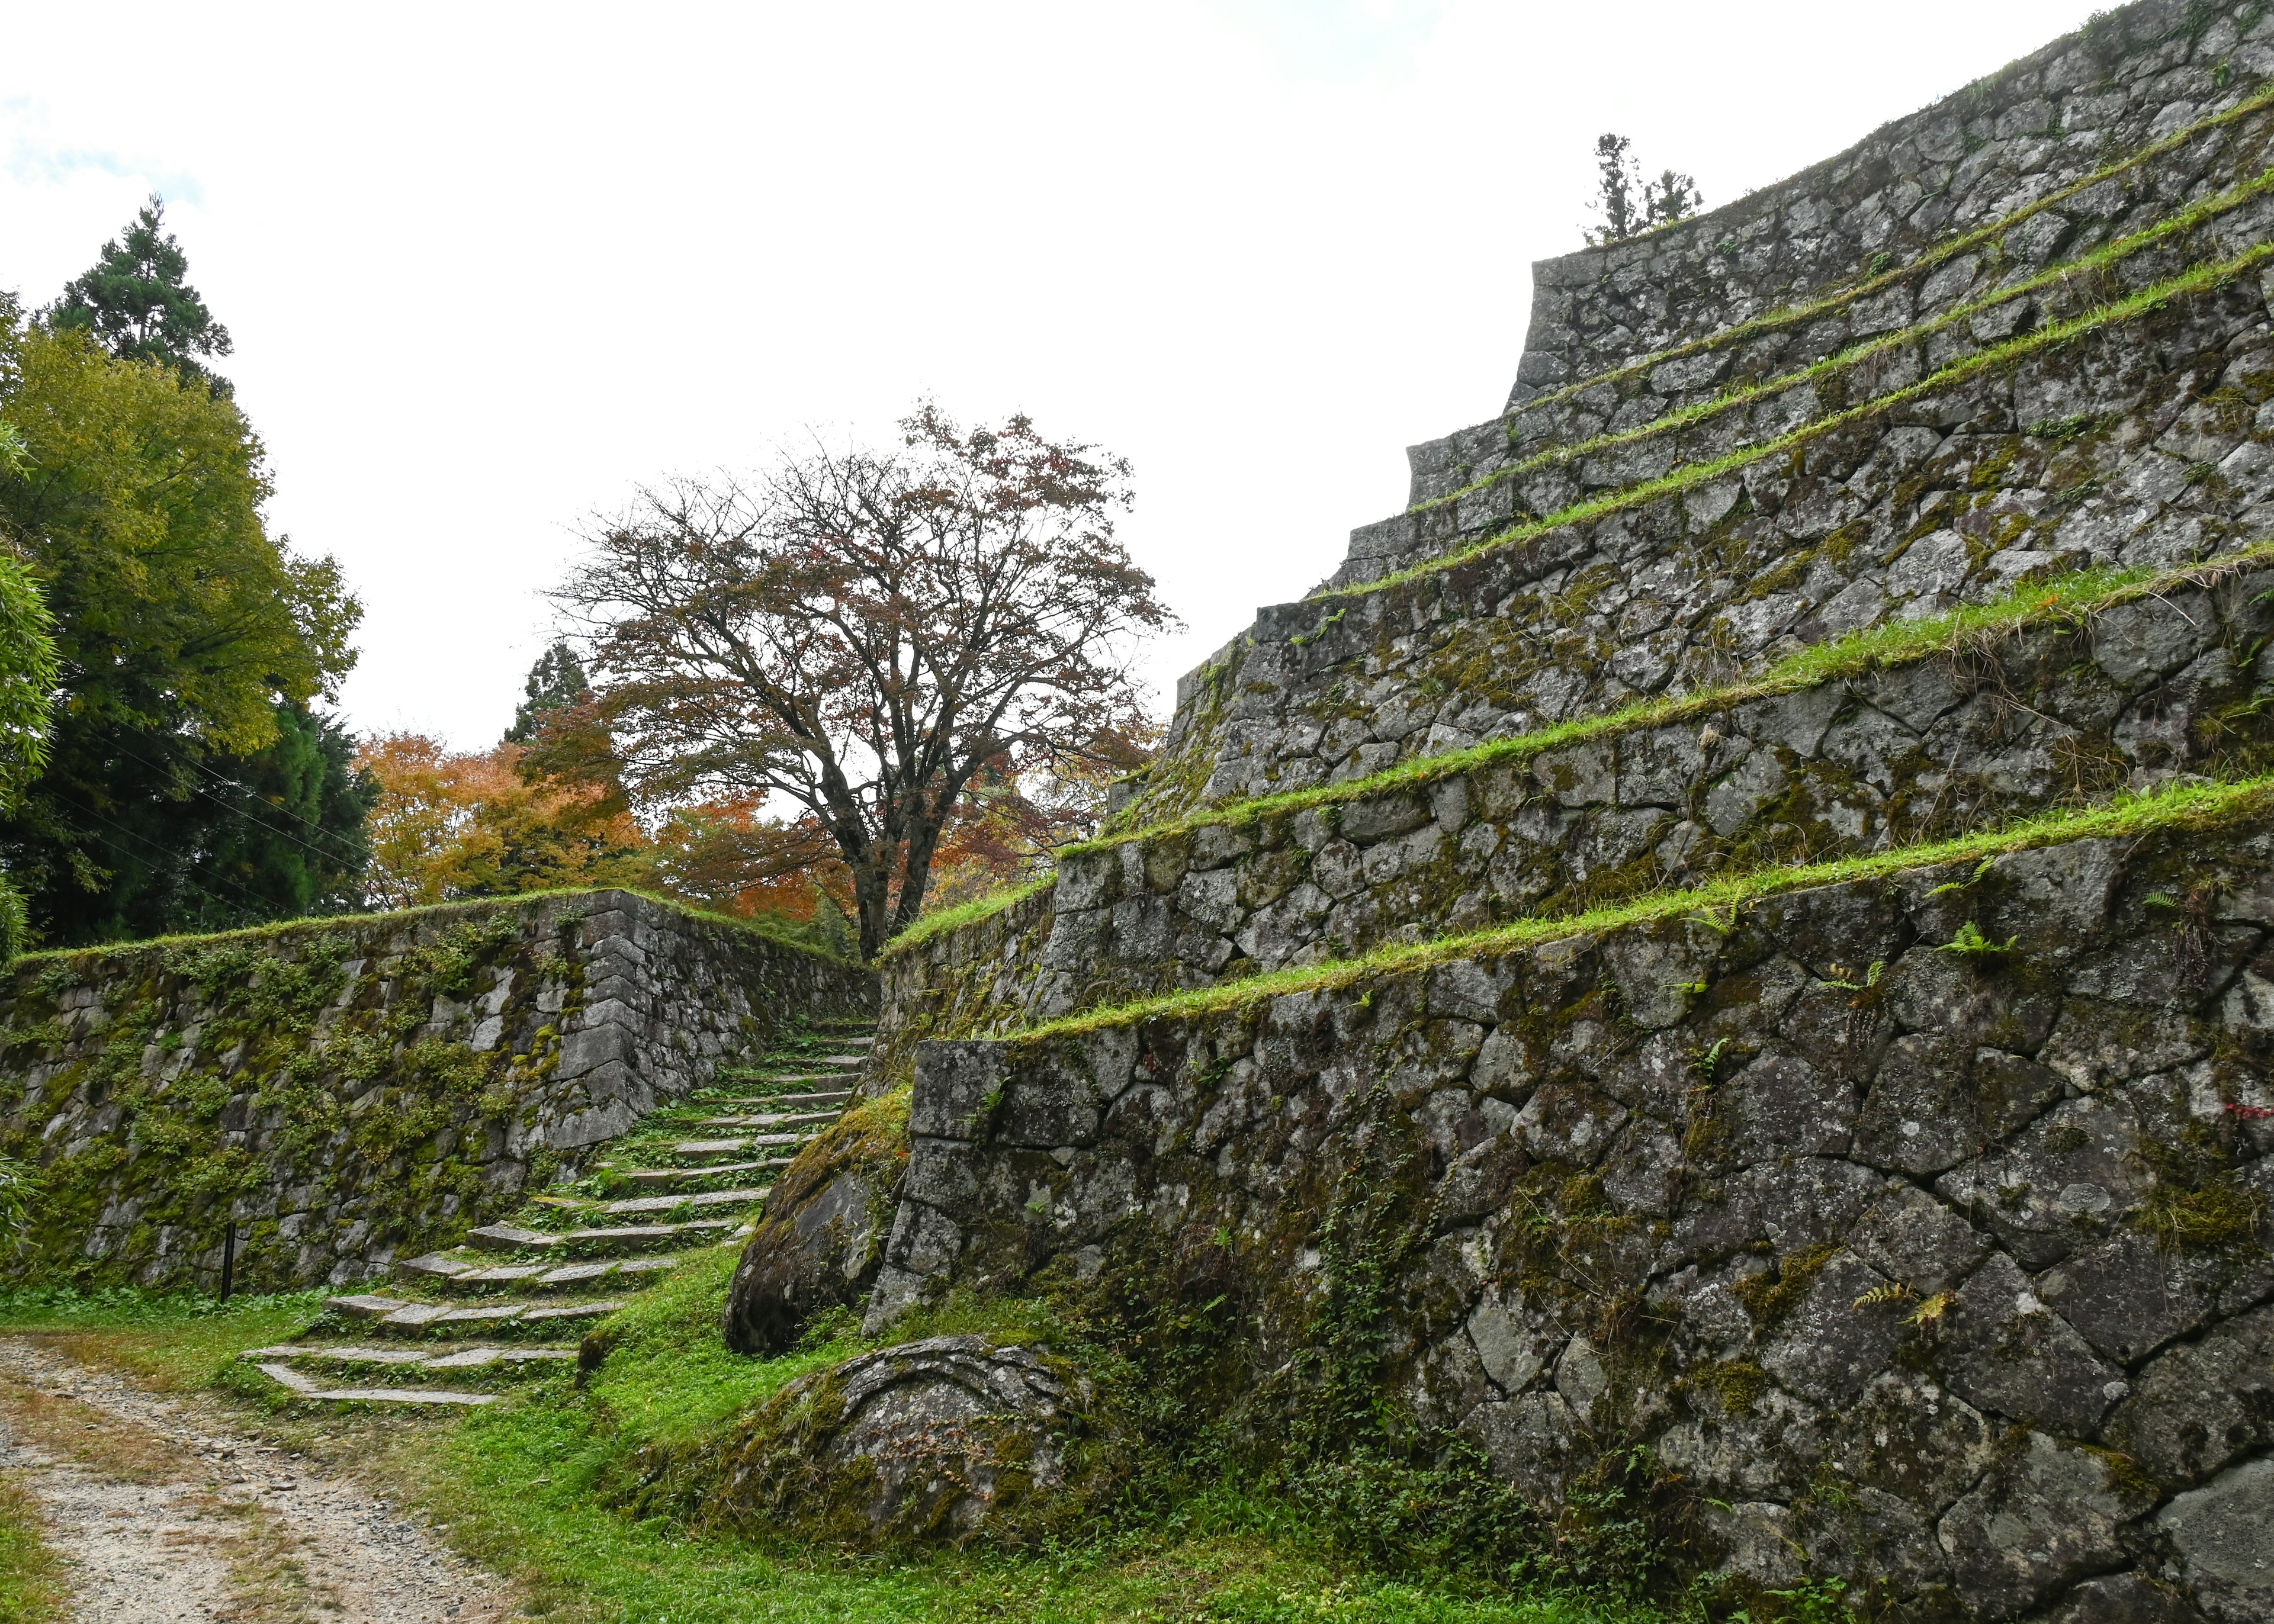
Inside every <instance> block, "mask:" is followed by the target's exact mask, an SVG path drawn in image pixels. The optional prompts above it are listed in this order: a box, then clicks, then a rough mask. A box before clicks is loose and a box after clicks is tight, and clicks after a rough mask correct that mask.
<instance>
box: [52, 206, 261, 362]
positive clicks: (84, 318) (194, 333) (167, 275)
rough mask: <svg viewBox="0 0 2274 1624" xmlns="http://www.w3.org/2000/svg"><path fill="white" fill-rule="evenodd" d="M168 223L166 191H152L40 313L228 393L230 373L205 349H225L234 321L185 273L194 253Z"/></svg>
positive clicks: (118, 353) (62, 327)
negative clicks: (213, 366)
mask: <svg viewBox="0 0 2274 1624" xmlns="http://www.w3.org/2000/svg"><path fill="white" fill-rule="evenodd" d="M165 228H166V203H165V199H162V198H158V197H153V198H152V199H150V200H149V201H148V202H147V203H146V204H144V205H143V206H142V212H141V213H140V214H137V215H136V216H135V217H134V223H133V224H132V225H130V226H128V227H127V228H126V230H125V233H124V236H123V237H118V238H116V239H114V240H112V241H110V242H108V243H105V244H103V245H102V258H101V259H97V260H96V261H95V263H94V267H93V268H91V269H89V270H87V271H85V272H83V273H81V274H80V275H79V277H78V279H77V280H76V281H74V282H71V283H70V284H69V285H67V286H66V287H65V288H64V292H63V297H61V298H59V299H57V300H56V302H55V303H54V304H53V305H49V307H48V309H47V310H46V311H45V312H43V313H42V319H43V320H45V321H46V323H47V325H48V326H49V327H52V328H54V329H55V330H56V331H57V332H69V331H74V330H76V331H81V332H86V333H89V334H92V335H94V341H95V342H97V343H99V344H101V345H102V347H103V349H105V350H108V351H109V352H110V354H111V355H112V356H114V357H117V359H119V360H121V361H154V362H157V363H158V364H159V365H163V366H169V367H171V368H173V369H174V371H176V372H178V373H180V374H181V376H182V377H183V379H184V380H192V379H197V380H204V381H205V382H206V383H207V384H208V385H209V386H210V387H212V388H213V389H214V390H215V393H217V394H222V395H226V394H228V393H229V384H228V382H227V380H223V379H221V378H216V377H215V376H214V374H213V373H212V372H209V371H207V368H206V367H205V366H204V365H202V363H201V361H200V357H213V356H225V355H227V354H228V353H229V352H230V339H229V329H228V328H227V327H223V326H222V324H221V323H220V322H218V321H215V320H214V319H213V312H211V311H209V310H207V308H206V302H205V300H204V299H202V298H200V297H198V290H197V289H195V288H192V287H191V286H190V284H189V283H188V282H187V281H185V280H184V278H185V277H187V275H188V274H189V269H190V261H189V257H188V256H187V255H186V254H184V253H183V252H182V247H181V244H179V243H177V242H176V241H175V240H174V236H173V233H172V232H170V231H169V230H167V229H165Z"/></svg>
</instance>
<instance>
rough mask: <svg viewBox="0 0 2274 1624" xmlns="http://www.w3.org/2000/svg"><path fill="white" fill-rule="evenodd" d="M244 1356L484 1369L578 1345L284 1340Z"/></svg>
mask: <svg viewBox="0 0 2274 1624" xmlns="http://www.w3.org/2000/svg"><path fill="white" fill-rule="evenodd" d="M237 1357H238V1358H240V1359H254V1360H260V1359H268V1360H276V1361H282V1362H285V1363H292V1362H297V1363H300V1364H306V1365H393V1366H395V1367H397V1368H404V1367H408V1368H412V1369H420V1370H481V1369H484V1368H486V1367H487V1366H489V1365H542V1364H551V1363H556V1362H558V1361H561V1360H563V1359H574V1358H575V1357H576V1350H575V1349H574V1348H508V1347H498V1346H493V1345H491V1344H487V1343H482V1344H478V1345H476V1346H474V1347H471V1348H445V1349H428V1348H358V1347H353V1346H350V1347H326V1346H307V1345H304V1344H300V1343H294V1342H284V1343H281V1344H279V1345H278V1346H276V1347H274V1348H248V1349H246V1350H245V1351H244V1352H243V1353H241V1354H239V1355H237Z"/></svg>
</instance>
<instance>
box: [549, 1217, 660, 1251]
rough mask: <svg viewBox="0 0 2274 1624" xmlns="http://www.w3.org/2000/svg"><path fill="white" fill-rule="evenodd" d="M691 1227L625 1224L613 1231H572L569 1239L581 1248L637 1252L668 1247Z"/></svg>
mask: <svg viewBox="0 0 2274 1624" xmlns="http://www.w3.org/2000/svg"><path fill="white" fill-rule="evenodd" d="M689 1227H691V1226H688V1225H683V1224H675V1223H639V1224H623V1225H620V1226H618V1227H615V1228H613V1229H571V1230H569V1234H568V1236H567V1237H566V1238H567V1239H569V1240H571V1241H574V1242H576V1244H578V1245H580V1246H606V1247H607V1248H609V1249H610V1250H612V1251H616V1252H636V1251H640V1250H642V1249H644V1248H646V1247H649V1246H664V1245H668V1244H670V1243H671V1242H673V1241H675V1240H677V1239H678V1238H679V1232H680V1230H681V1229H685V1228H689Z"/></svg>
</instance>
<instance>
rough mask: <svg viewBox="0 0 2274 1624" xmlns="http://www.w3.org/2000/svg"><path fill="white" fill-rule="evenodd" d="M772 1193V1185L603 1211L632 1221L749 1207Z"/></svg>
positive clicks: (618, 1204) (611, 1205)
mask: <svg viewBox="0 0 2274 1624" xmlns="http://www.w3.org/2000/svg"><path fill="white" fill-rule="evenodd" d="M772 1193H773V1186H772V1184H761V1185H759V1186H757V1188H755V1189H750V1190H706V1191H704V1192H702V1193H701V1194H699V1195H650V1196H641V1197H638V1198H637V1199H634V1200H629V1201H610V1202H608V1203H606V1205H604V1206H603V1207H601V1208H600V1210H601V1211H602V1212H604V1213H606V1214H608V1215H609V1216H610V1217H612V1218H614V1217H629V1216H630V1215H631V1214H634V1213H667V1212H670V1211H672V1210H673V1209H674V1208H675V1207H748V1206H749V1205H751V1204H752V1203H754V1202H758V1201H763V1200H764V1199H766V1198H767V1197H768V1196H770V1195H772Z"/></svg>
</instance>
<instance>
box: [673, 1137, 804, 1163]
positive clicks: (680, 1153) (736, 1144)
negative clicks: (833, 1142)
mask: <svg viewBox="0 0 2274 1624" xmlns="http://www.w3.org/2000/svg"><path fill="white" fill-rule="evenodd" d="M812 1137H813V1136H812V1135H811V1134H809V1133H759V1134H754V1135H752V1136H751V1137H750V1138H749V1139H687V1140H684V1141H682V1142H681V1143H680V1144H677V1145H674V1146H673V1147H671V1154H673V1155H674V1156H677V1157H678V1158H679V1159H680V1160H681V1161H682V1162H718V1161H723V1160H725V1159H726V1158H727V1157H729V1156H742V1155H748V1154H749V1153H750V1152H752V1151H754V1150H794V1149H795V1148H797V1147H799V1146H801V1145H803V1144H804V1143H805V1142H806V1140H808V1139H811V1138H812Z"/></svg>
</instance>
